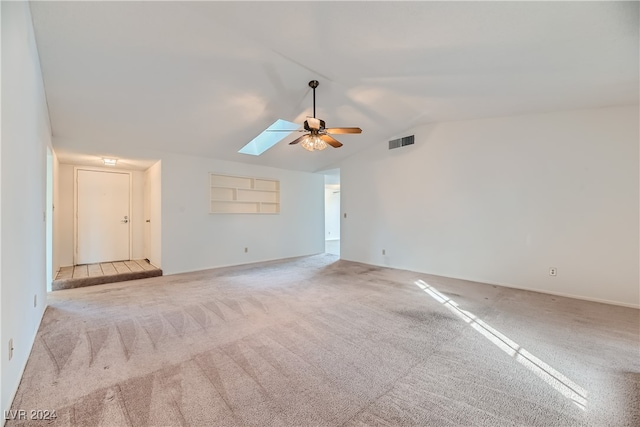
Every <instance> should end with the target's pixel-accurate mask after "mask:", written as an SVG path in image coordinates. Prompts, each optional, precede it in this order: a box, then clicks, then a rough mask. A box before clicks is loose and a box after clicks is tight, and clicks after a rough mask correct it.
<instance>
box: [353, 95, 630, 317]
mask: <svg viewBox="0 0 640 427" xmlns="http://www.w3.org/2000/svg"><path fill="white" fill-rule="evenodd" d="M638 113H639V112H638V107H637V106H635V107H634V106H629V107H612V108H603V109H592V110H582V111H567V112H557V113H550V114H539V115H525V116H518V117H507V118H495V119H485V120H474V121H464V122H451V123H440V124H432V125H427V126H423V127H419V128H416V129H413V130H410V131H408V132H406V134H405V135H410V134H415V141H416V143H415V145H413V146H408V147H403V148H399V149H395V150H388V145H387V142H380V143H379V144H377V145H376V146H375V147H374V148H372V149H370V150H368V151H366V152H363V153H360V154H359V155H357V156H353V157H351V158H349V159H347V161H345V162H344V163H343V164H342V165H341V190H342V195H343V197H342V211H343V212H347V213H348V217H347V219H342V222H343V227H342V255H341V256H342V258H344V259H348V260H354V261H360V262H365V263H370V264H377V265H388V266H392V267H397V268H403V269H409V270H414V271H419V272H426V273H432V274H436V275H442V276H449V277H457V278H464V279H469V280H475V281H480V282H486V283H493V284H502V285H506V286H512V287H517V288H525V289H532V290H538V291H541V292H548V293H554V294H560V295H568V296H575V297H578V298H584V299H591V300H597V301H608V302H612V303H616V304H621V305H630V306H639V305H640V295H639V293H640V286H639V278H638V274H639V257H640V253H639V243H638V238H639V227H638V218H639V214H640V212H639V207H638V206H639V200H638V199H639V172H638V168H639V166H638V141H639V136H638V126H639V123H638ZM405 135H399V136H405ZM382 249H386V253H387V255H386V256H382V255H381V251H382ZM549 267H556V268H557V269H558V275H557V277H551V276H549Z"/></svg>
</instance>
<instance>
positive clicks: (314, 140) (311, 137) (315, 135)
mask: <svg viewBox="0 0 640 427" xmlns="http://www.w3.org/2000/svg"><path fill="white" fill-rule="evenodd" d="M319 84H320V83H318V81H317V80H311V81H310V82H309V86H310V87H311V88H312V89H313V117H307V120H305V121H304V130H302V129H300V130H297V132H307V131H308V132H309V133H308V134H306V135H302V136H301V137H300V138H297V139H296V140H294V141H292V142H290V143H289V145H295V144H298V143H300V145H302V147H303V148H305V149H307V150H309V151H315V150H324V149H325V148H327V145H330V146H332V147H334V148H340V147H342V143H341V142H340V141H338V140H337V139H335V138H334V137H333V136H331V134H334V135H339V134H349V133H351V134H355V133H362V129H360V128H357V127H346V128H345V127H343V128H326V127H325V125H324V120H320V119H318V118H316V88H317V87H318V85H319ZM274 132H283V131H279V130H274ZM284 132H296V131H284Z"/></svg>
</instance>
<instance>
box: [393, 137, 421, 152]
mask: <svg viewBox="0 0 640 427" xmlns="http://www.w3.org/2000/svg"><path fill="white" fill-rule="evenodd" d="M414 136H415V135H411V136H405V137H404V138H398V139H394V140H393V141H389V150H393V149H394V148H400V147H404V146H405V145H413V139H414V138H413V137H414Z"/></svg>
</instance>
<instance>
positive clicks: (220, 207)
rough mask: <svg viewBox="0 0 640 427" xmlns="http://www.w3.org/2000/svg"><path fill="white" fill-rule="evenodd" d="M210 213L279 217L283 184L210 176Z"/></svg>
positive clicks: (240, 177) (227, 176)
mask: <svg viewBox="0 0 640 427" xmlns="http://www.w3.org/2000/svg"><path fill="white" fill-rule="evenodd" d="M209 185H210V190H211V193H210V196H211V197H210V203H209V213H216V214H217V213H246V214H278V213H280V181H278V180H275V179H267V178H253V177H247V176H232V175H219V174H214V173H210V174H209Z"/></svg>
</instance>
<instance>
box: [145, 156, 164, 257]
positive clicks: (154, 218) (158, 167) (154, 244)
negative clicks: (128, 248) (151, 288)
mask: <svg viewBox="0 0 640 427" xmlns="http://www.w3.org/2000/svg"><path fill="white" fill-rule="evenodd" d="M144 197H145V203H144V209H145V213H144V218H145V220H147V219H148V220H149V223H146V222H145V229H144V233H145V236H144V238H145V247H144V256H145V258H147V259H148V260H149V262H150V263H151V264H153V265H155V266H156V267H158V268H162V162H161V161H160V162H157V163H155V164H154V165H153V166H151V167H150V168H149V169H147V170H146V171H145V173H144Z"/></svg>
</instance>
